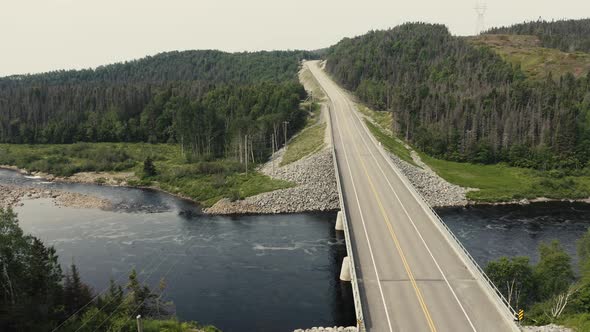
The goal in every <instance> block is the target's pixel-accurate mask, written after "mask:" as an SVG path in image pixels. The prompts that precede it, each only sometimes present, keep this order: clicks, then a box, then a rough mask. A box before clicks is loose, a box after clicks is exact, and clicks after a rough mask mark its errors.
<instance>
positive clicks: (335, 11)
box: [0, 0, 590, 76]
mask: <svg viewBox="0 0 590 332" xmlns="http://www.w3.org/2000/svg"><path fill="white" fill-rule="evenodd" d="M486 5H487V11H486V13H485V26H486V27H492V26H500V25H510V24H513V23H518V22H523V21H526V20H536V19H538V18H539V17H542V18H543V19H548V20H550V19H560V18H583V17H590V0H559V1H555V0H487V3H486ZM475 6H476V1H474V0H356V1H351V0H289V1H286V0H159V1H154V0H0V76H7V75H12V74H24V73H37V72H44V71H50V70H58V69H80V68H90V67H96V66H99V65H103V64H109V63H114V62H120V61H125V60H132V59H137V58H141V57H144V56H146V55H154V54H157V53H159V52H164V51H172V50H188V49H219V50H223V51H256V50H275V49H307V50H313V49H319V48H324V47H328V46H330V45H333V44H335V43H337V42H338V41H339V40H341V39H342V38H344V37H354V36H357V35H361V34H363V33H365V32H367V31H369V30H377V29H386V28H389V27H394V26H396V25H399V24H401V23H404V22H412V21H422V22H431V23H443V24H445V25H447V26H448V27H449V29H450V30H451V32H452V33H453V34H455V35H472V34H474V33H475V30H476V26H477V25H476V21H477V19H476V18H477V15H476V12H475V9H474V8H475Z"/></svg>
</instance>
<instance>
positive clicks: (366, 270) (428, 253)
mask: <svg viewBox="0 0 590 332" xmlns="http://www.w3.org/2000/svg"><path fill="white" fill-rule="evenodd" d="M305 65H306V66H308V68H309V69H310V71H311V72H312V74H313V75H314V76H315V78H316V79H317V81H318V82H319V84H320V86H321V87H322V89H323V90H324V91H325V93H326V95H327V96H328V99H329V108H330V111H329V115H330V121H328V122H329V125H330V130H331V133H332V141H333V145H334V158H335V169H336V175H337V180H338V186H339V191H340V204H341V212H340V213H339V217H338V218H339V223H341V224H342V225H343V229H344V231H345V236H346V241H347V252H348V256H347V257H346V258H345V260H344V263H343V264H344V265H343V271H342V274H341V275H342V278H344V279H348V278H350V280H351V281H352V286H353V294H354V298H355V307H356V312H357V319H358V321H359V325H360V328H361V330H364V329H366V330H367V331H379V332H382V331H383V332H385V331H389V332H393V331H411V332H414V331H416V332H419V331H431V332H435V331H441V332H442V331H451V332H462V331H494V332H497V331H518V330H519V329H518V327H517V325H516V324H515V322H514V311H513V310H512V309H511V308H510V306H509V305H508V303H507V302H506V300H505V299H504V298H503V297H502V295H501V294H500V293H499V292H498V291H497V289H496V288H495V287H494V286H493V284H492V283H491V282H490V281H489V279H488V278H487V277H486V275H485V273H484V272H483V271H482V270H481V268H480V267H479V266H478V265H477V263H476V262H475V261H474V260H473V258H472V257H471V256H470V255H469V253H468V252H467V251H466V250H465V248H464V247H463V246H462V245H461V243H460V242H459V241H458V240H457V239H456V238H455V237H454V235H453V234H452V232H451V231H450V230H449V229H448V228H447V227H446V225H445V224H444V222H442V220H441V219H440V218H439V217H438V215H437V214H436V213H435V212H434V210H432V209H431V208H430V207H429V206H428V205H427V203H425V201H424V200H423V199H422V197H421V196H420V194H419V193H418V192H416V190H415V189H414V188H413V186H412V185H411V184H410V183H409V181H408V180H407V179H406V178H405V176H404V175H403V174H401V173H400V171H399V170H398V169H397V168H396V167H395V165H394V164H393V163H392V162H391V159H390V158H389V157H388V156H387V153H386V152H385V151H384V150H383V148H382V147H381V146H380V144H379V143H378V142H377V141H376V140H375V138H374V137H373V136H372V135H371V134H370V133H369V131H368V129H367V127H366V126H365V124H364V123H363V121H362V120H361V117H360V115H359V114H358V112H357V111H356V110H355V105H354V103H353V102H352V101H351V98H350V97H349V96H348V94H347V93H346V92H345V91H344V90H342V89H341V88H340V87H338V85H337V84H335V83H334V82H333V81H332V80H331V79H330V78H329V77H328V76H327V75H326V73H325V72H324V71H323V70H322V69H321V68H320V66H319V62H318V61H308V62H306V63H305Z"/></svg>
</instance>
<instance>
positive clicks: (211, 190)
mask: <svg viewBox="0 0 590 332" xmlns="http://www.w3.org/2000/svg"><path fill="white" fill-rule="evenodd" d="M148 156H151V157H152V158H153V159H154V164H155V166H156V170H157V172H158V174H157V175H156V176H153V177H150V178H142V176H141V175H142V172H143V161H144V160H145V158H147V157H148ZM0 165H12V166H17V167H19V168H23V169H27V170H29V171H41V172H45V173H49V174H54V175H58V176H70V175H73V174H74V173H77V172H83V171H87V172H102V171H106V172H122V171H125V172H135V174H137V175H138V177H136V178H134V179H132V180H131V181H129V184H130V185H138V186H155V187H159V188H161V189H163V190H165V191H168V192H171V193H173V194H179V195H182V196H185V197H189V198H191V199H194V200H196V201H198V202H199V203H201V204H202V205H204V206H211V205H213V204H215V202H217V201H218V200H219V199H221V198H230V199H243V198H245V197H249V196H253V195H256V194H259V193H262V192H267V191H273V190H277V189H282V188H288V187H291V186H292V185H293V184H291V183H289V182H286V181H281V180H276V179H272V178H270V177H268V176H265V175H263V174H260V173H258V172H256V171H255V170H254V168H255V165H250V167H249V168H250V170H249V171H248V174H247V175H246V174H245V168H244V165H242V164H240V163H238V162H235V161H231V160H215V161H201V162H194V163H190V162H188V161H187V159H186V157H184V156H183V155H182V153H181V151H180V148H179V146H177V145H172V144H147V143H77V144H68V145H56V144H49V145H12V144H0Z"/></svg>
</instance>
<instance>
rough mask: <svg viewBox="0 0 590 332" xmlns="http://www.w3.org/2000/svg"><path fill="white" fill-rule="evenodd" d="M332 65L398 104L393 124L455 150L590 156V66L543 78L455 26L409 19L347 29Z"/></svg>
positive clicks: (539, 163) (525, 160) (465, 156)
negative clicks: (350, 33)
mask: <svg viewBox="0 0 590 332" xmlns="http://www.w3.org/2000/svg"><path fill="white" fill-rule="evenodd" d="M326 58H327V66H326V68H327V70H328V71H329V72H330V73H331V74H332V75H333V77H334V78H335V79H336V80H338V81H339V82H340V83H341V84H343V85H344V86H345V87H347V88H348V89H350V90H352V91H353V92H354V93H356V94H357V96H358V97H359V98H360V99H361V100H363V101H364V102H366V103H368V104H370V105H371V106H373V107H375V108H377V109H379V110H385V111H390V112H392V114H393V119H394V121H393V131H394V132H395V133H396V134H397V135H399V136H400V137H403V138H405V139H406V140H407V141H409V142H410V143H412V144H414V145H415V146H416V147H417V148H419V149H421V150H422V151H424V152H426V153H428V154H430V155H433V156H436V157H439V158H444V159H448V160H454V161H470V162H478V163H495V162H501V161H506V162H509V163H511V164H512V165H516V166H525V167H536V168H543V169H546V168H554V167H560V168H580V167H583V166H584V165H587V163H588V160H589V159H590V94H589V93H588V91H589V90H590V75H588V76H585V77H582V78H580V79H576V78H575V77H574V76H573V75H571V74H570V75H565V76H563V77H562V78H561V79H559V78H558V79H557V80H556V81H557V82H555V81H553V80H543V81H541V82H535V81H531V80H527V79H526V76H525V75H524V73H523V72H521V71H520V70H519V69H518V68H513V66H512V65H511V64H510V63H508V62H506V61H504V60H503V59H502V57H500V56H499V55H497V54H496V53H495V52H494V51H493V50H491V49H490V48H489V47H477V46H474V45H472V44H470V43H469V42H467V41H466V40H465V39H463V38H459V37H454V36H452V35H451V34H450V33H449V32H448V30H447V29H446V27H444V26H442V25H432V24H422V23H416V24H404V25H402V26H398V27H396V28H394V29H390V30H386V31H372V32H369V33H368V34H366V35H363V36H360V37H356V38H353V39H344V40H342V41H341V42H339V43H338V44H336V45H334V46H332V47H331V48H330V50H329V51H328V54H327V56H326Z"/></svg>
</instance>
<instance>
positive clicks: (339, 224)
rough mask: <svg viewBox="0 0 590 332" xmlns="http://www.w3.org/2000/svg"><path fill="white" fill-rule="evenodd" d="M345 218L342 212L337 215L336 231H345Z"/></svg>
mask: <svg viewBox="0 0 590 332" xmlns="http://www.w3.org/2000/svg"><path fill="white" fill-rule="evenodd" d="M343 218H344V216H343V215H342V211H338V214H337V215H336V226H334V229H336V230H337V231H343V230H344V219H343Z"/></svg>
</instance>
